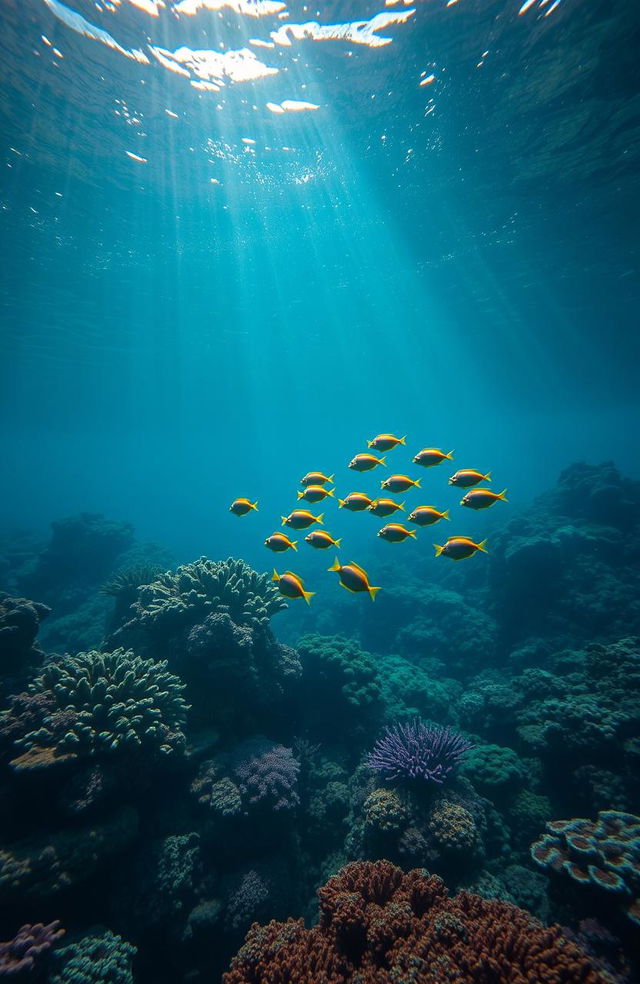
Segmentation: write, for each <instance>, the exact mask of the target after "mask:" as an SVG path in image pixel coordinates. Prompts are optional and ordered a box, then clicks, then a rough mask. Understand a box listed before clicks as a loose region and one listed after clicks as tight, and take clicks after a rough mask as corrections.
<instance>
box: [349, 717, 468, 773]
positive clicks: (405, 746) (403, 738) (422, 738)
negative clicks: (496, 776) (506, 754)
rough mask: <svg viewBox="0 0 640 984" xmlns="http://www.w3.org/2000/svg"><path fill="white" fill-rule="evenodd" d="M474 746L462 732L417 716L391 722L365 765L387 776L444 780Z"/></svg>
mask: <svg viewBox="0 0 640 984" xmlns="http://www.w3.org/2000/svg"><path fill="white" fill-rule="evenodd" d="M470 748H473V745H472V744H471V742H469V741H467V739H466V738H464V737H463V736H462V735H461V734H458V732H456V731H452V730H451V728H441V727H439V726H438V725H437V724H425V722H424V721H420V720H418V719H416V720H415V721H410V722H409V723H408V724H401V723H398V724H394V725H389V726H388V727H387V728H386V729H385V731H384V733H383V735H382V737H381V738H378V740H377V742H376V743H375V745H374V748H373V751H372V752H370V754H369V755H368V756H367V758H366V764H367V765H368V766H369V768H370V769H374V770H375V771H376V772H383V773H384V774H385V779H425V780H428V781H429V782H437V783H442V782H444V780H445V779H446V778H447V776H448V775H449V773H450V772H451V770H452V769H453V768H454V766H455V765H457V763H458V762H459V760H460V758H461V757H462V756H463V755H464V753H465V752H467V751H469V749H470Z"/></svg>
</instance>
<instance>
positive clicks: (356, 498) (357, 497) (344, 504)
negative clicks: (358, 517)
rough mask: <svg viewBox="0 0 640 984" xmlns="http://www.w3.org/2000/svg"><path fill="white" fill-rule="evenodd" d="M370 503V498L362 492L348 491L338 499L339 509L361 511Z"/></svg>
mask: <svg viewBox="0 0 640 984" xmlns="http://www.w3.org/2000/svg"><path fill="white" fill-rule="evenodd" d="M370 505H371V499H370V498H369V496H368V495H365V494H364V492H350V493H349V495H346V496H345V497H344V499H338V506H339V507H340V509H348V510H349V512H363V511H364V510H365V509H368V508H369V506H370Z"/></svg>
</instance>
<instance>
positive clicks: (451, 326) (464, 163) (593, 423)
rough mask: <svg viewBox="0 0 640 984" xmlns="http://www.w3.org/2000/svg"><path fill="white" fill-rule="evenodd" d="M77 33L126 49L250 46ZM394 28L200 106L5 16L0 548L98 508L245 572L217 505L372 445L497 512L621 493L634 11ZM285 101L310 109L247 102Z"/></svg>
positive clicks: (72, 39) (206, 34)
mask: <svg viewBox="0 0 640 984" xmlns="http://www.w3.org/2000/svg"><path fill="white" fill-rule="evenodd" d="M74 10H75V11H76V12H77V13H81V14H83V15H84V16H85V18H86V19H87V20H89V21H91V20H92V17H93V22H94V24H97V25H98V26H103V24H104V25H105V26H106V28H108V29H109V30H111V31H112V32H115V33H117V32H119V33H117V36H118V40H119V42H120V43H121V44H123V45H124V46H125V47H126V46H127V45H128V46H129V47H130V48H134V47H136V45H139V44H141V43H142V42H143V41H144V40H145V38H146V37H147V36H151V37H152V38H153V40H154V42H155V43H157V41H158V39H160V38H162V39H163V40H162V42H161V43H163V45H164V48H165V49H169V48H173V47H175V46H177V45H178V43H192V45H193V46H194V47H196V46H197V47H199V48H204V47H207V44H206V43H205V42H207V40H209V41H211V40H212V39H213V38H215V39H216V40H217V39H218V37H220V38H225V39H227V38H228V42H227V43H228V44H229V46H230V47H235V46H236V44H237V42H238V38H239V36H240V35H242V32H243V31H244V32H245V33H246V30H247V29H248V30H250V31H255V32H256V36H258V37H261V36H266V33H265V29H264V28H263V27H262V23H261V20H260V19H258V18H246V17H245V18H242V17H238V16H237V15H234V14H233V13H232V12H229V11H226V12H223V13H221V14H217V13H213V12H211V11H206V10H201V11H200V12H199V15H198V16H196V17H188V18H186V17H182V18H180V19H178V18H177V17H176V16H175V15H174V16H173V17H171V16H170V12H169V11H167V10H164V11H162V12H161V16H160V17H158V18H152V17H150V16H149V15H148V14H147V13H146V12H145V11H144V10H141V9H137V8H136V7H134V6H128V5H123V6H122V7H120V8H119V9H118V11H117V15H116V14H115V13H111V14H109V12H108V11H103V12H102V15H101V17H102V21H101V20H100V17H99V16H98V12H97V11H96V9H95V6H94V5H92V4H88V3H87V4H76V6H75V7H74ZM389 10H391V11H396V10H397V8H396V7H392V8H389ZM415 10H416V13H415V16H413V18H412V19H411V20H410V21H408V22H407V23H405V24H396V25H392V26H391V27H389V28H387V29H386V31H383V32H381V33H382V34H384V36H392V37H393V42H392V43H391V44H389V45H387V46H384V47H379V48H368V47H367V46H365V45H355V44H352V45H349V44H347V43H345V42H341V41H337V42H335V41H333V42H320V41H311V40H307V41H302V42H297V45H298V46H299V52H298V60H297V62H291V58H292V57H293V56H292V55H290V54H289V51H288V49H287V48H282V49H281V50H280V51H278V52H277V54H278V56H280V54H281V51H284V53H285V55H286V56H287V58H288V59H289V60H288V62H287V64H286V72H282V71H281V73H280V74H279V75H278V76H274V77H269V78H264V79H258V80H256V81H254V82H251V81H249V82H242V83H236V84H232V85H227V86H226V87H224V88H223V89H221V90H220V92H218V93H215V92H205V93H203V92H199V91H198V90H195V89H193V88H192V87H190V85H189V83H188V82H187V81H185V79H184V78H183V77H181V76H178V75H175V74H174V73H173V72H170V71H164V70H163V69H162V68H161V67H159V66H158V64H157V63H154V64H153V65H141V64H138V63H137V62H135V61H132V60H130V59H127V58H125V57H123V56H121V55H120V54H119V53H118V52H115V51H112V50H110V49H109V48H107V47H105V46H104V45H102V44H101V43H100V42H98V41H95V40H93V41H92V40H90V39H88V38H86V37H82V36H81V35H79V34H77V33H75V32H74V31H73V30H72V29H71V28H70V27H69V26H67V24H65V23H63V22H62V21H61V20H60V19H58V18H56V17H55V16H54V15H53V14H52V12H51V11H50V10H49V9H48V8H47V7H46V6H45V5H44V3H41V2H36V0H30V2H29V3H26V4H19V5H18V4H14V3H8V4H5V5H4V9H3V14H2V16H3V20H4V22H5V24H4V27H3V35H2V36H3V41H2V46H3V60H2V61H3V67H2V72H3V76H4V79H3V85H2V115H1V125H2V134H3V153H4V156H5V165H4V167H3V170H2V192H1V197H2V206H3V208H2V213H1V214H2V218H1V222H2V225H1V228H2V244H3V246H2V255H3V257H4V259H3V265H2V343H1V344H2V370H1V371H2V419H3V433H4V438H3V445H4V452H3V459H4V466H5V469H6V470H5V474H6V475H7V476H8V477H9V481H8V482H6V483H5V487H4V500H5V505H4V510H3V517H4V520H5V521H6V522H7V523H10V524H12V523H14V522H18V523H20V524H25V525H34V524H35V525H42V526H45V525H46V524H47V523H48V521H50V519H52V518H55V517H56V516H58V515H60V514H61V513H63V514H64V513H69V512H74V511H76V510H79V509H89V510H94V511H103V512H107V513H108V514H110V515H114V516H122V517H123V518H124V517H126V518H127V519H130V520H131V521H133V522H134V523H135V525H136V527H137V529H138V530H139V532H140V533H141V534H142V535H144V536H153V537H154V538H157V539H160V540H162V541H163V542H165V543H168V544H169V545H170V546H171V547H172V548H173V549H174V550H175V551H176V552H177V553H178V554H179V556H181V557H183V558H190V557H192V556H194V555H195V554H197V553H200V552H203V551H208V552H211V551H214V552H216V553H221V554H223V553H228V552H231V551H232V549H233V550H236V551H237V550H238V548H240V549H241V550H242V551H243V552H244V553H245V555H248V556H249V559H253V560H255V561H256V562H257V560H258V558H260V557H261V553H260V552H259V551H257V552H256V553H255V554H254V553H253V552H252V550H251V538H250V536H249V535H248V534H247V535H246V538H245V532H246V531H245V529H244V528H243V529H240V528H239V524H236V523H232V522H231V521H230V520H229V518H228V516H227V515H226V507H227V505H228V501H230V499H231V498H233V497H234V496H235V495H236V494H248V495H250V496H253V497H259V498H260V499H261V501H262V503H263V506H264V512H267V513H268V514H269V515H270V516H271V515H273V516H274V517H275V516H277V515H279V514H280V511H281V506H282V503H283V502H284V501H285V500H286V501H287V502H289V499H288V498H287V496H288V490H289V489H291V488H292V486H293V485H294V484H295V482H296V481H297V479H298V478H299V477H300V474H301V473H302V472H304V471H305V470H307V468H309V467H314V466H316V465H318V466H320V467H323V468H327V469H329V470H331V471H333V470H335V469H339V468H340V467H341V466H343V465H345V464H346V462H347V461H348V460H349V458H350V457H351V455H352V453H354V452H355V451H357V450H358V449H360V448H361V447H362V442H363V441H364V440H365V438H367V437H371V436H373V434H374V433H376V432H378V431H379V430H387V429H389V430H396V431H398V432H401V433H405V432H408V433H409V435H410V440H411V441H412V442H413V443H414V444H416V445H424V444H435V445H442V446H445V445H446V446H447V448H449V447H453V448H456V450H457V451H458V454H459V456H461V457H464V458H465V460H469V461H472V462H474V463H475V462H477V463H488V465H487V466H486V467H491V468H492V469H493V473H494V475H495V480H496V482H497V483H499V484H500V487H503V486H504V485H509V486H510V488H511V490H512V495H513V496H514V498H515V500H516V501H527V500H528V499H529V498H530V497H531V496H532V495H533V494H535V493H536V492H538V491H539V490H540V489H541V488H544V487H546V486H547V485H548V484H549V483H550V481H551V480H552V479H553V478H554V477H555V475H556V474H557V472H558V471H559V469H560V468H562V467H564V466H565V465H566V464H567V463H568V462H569V461H570V460H577V459H584V460H588V461H593V462H595V461H599V460H602V459H603V458H614V459H615V460H616V461H617V462H618V464H619V465H620V467H621V468H622V469H623V470H624V471H626V472H628V473H631V474H637V473H638V456H637V445H636V442H635V440H634V438H633V433H634V429H635V425H636V424H637V421H638V412H637V411H638V403H637V357H638V333H637V304H638V269H637V267H638V262H637V261H638V242H637V229H638V221H637V220H638V201H639V198H638V193H637V192H638V152H639V149H638V133H639V107H640V102H639V96H638V87H637V81H638V79H637V69H636V67H635V63H634V59H633V55H632V52H633V51H634V50H635V45H634V38H635V39H637V37H638V15H637V9H636V6H635V5H634V4H633V3H621V4H618V5H616V7H615V9H614V8H611V6H610V5H609V4H606V3H591V4H587V3H580V2H577V0H563V2H562V3H561V4H560V5H559V7H558V8H557V9H555V10H554V11H553V12H552V13H551V14H550V16H548V17H544V16H543V12H536V10H534V9H532V10H529V11H527V12H526V13H525V14H523V15H522V16H520V17H519V16H518V5H517V4H513V3H508V2H499V3H498V2H489V3H483V4H476V3H467V2H466V0H461V2H460V3H459V4H457V5H455V6H453V7H451V8H446V7H444V6H443V5H441V4H439V3H433V2H428V3H424V4H418V5H417V6H416V8H415ZM375 12H376V11H375V9H374V7H372V6H371V5H369V4H363V5H362V6H357V5H350V4H330V5H327V6H326V7H325V8H323V10H322V16H319V17H318V19H319V20H321V21H322V22H323V23H331V22H334V21H339V22H344V21H347V20H349V19H351V18H353V19H355V18H364V17H368V16H371V15H372V14H373V13H375ZM94 15H95V16H94ZM308 17H309V14H303V12H302V10H301V9H300V10H296V8H295V7H293V8H292V12H291V16H290V19H291V20H292V21H293V20H299V19H302V20H303V21H304V20H305V19H306V18H308ZM245 21H246V22H249V21H250V24H249V27H248V28H246V27H245V23H244V22H245ZM272 21H273V18H266V22H267V23H268V27H269V28H271V27H272ZM276 26H277V18H276ZM116 29H117V30H116ZM225 31H226V32H227V34H226V35H225ZM41 35H44V36H45V37H47V39H48V40H49V41H50V42H51V43H52V44H54V45H58V47H59V50H60V52H61V54H63V55H64V58H62V59H60V58H57V57H55V56H54V55H52V54H51V48H49V47H47V46H46V45H45V44H44V43H43V42H42V40H41ZM252 36H253V35H252ZM125 41H126V44H125ZM195 42H197V44H196V43H195ZM255 50H256V51H257V53H258V55H259V56H260V57H264V60H265V62H268V61H269V57H272V61H273V58H275V55H273V54H272V52H271V51H266V53H265V54H264V56H263V51H262V49H255ZM486 50H488V51H489V54H488V55H487V56H486V58H485V59H484V63H483V64H482V65H481V67H480V68H478V67H476V66H477V64H478V62H479V61H482V59H481V57H480V56H481V55H482V53H483V52H484V51H486ZM276 62H277V60H276ZM427 70H429V71H430V72H433V73H434V74H435V75H436V78H435V80H434V82H433V83H432V84H430V85H427V86H420V85H419V81H420V73H421V72H423V73H424V72H426V71H427ZM303 85H304V86H306V88H304V89H301V86H303ZM286 97H297V98H304V99H306V100H309V101H311V102H313V103H315V104H319V105H320V109H319V110H315V111H307V112H300V113H287V114H279V115H277V114H273V113H271V112H269V111H268V110H266V109H265V108H264V106H265V102H266V101H267V100H275V101H280V100H281V99H283V98H286ZM123 106H124V107H126V113H127V114H128V116H129V118H131V117H132V116H133V114H136V116H133V118H134V119H138V120H139V124H138V125H134V124H131V123H130V122H129V121H128V120H127V119H126V118H125V116H124V115H123V114H124V112H125V109H123ZM218 106H220V107H221V108H219V109H218V108H216V107H218ZM431 106H434V107H435V108H434V109H433V112H429V113H428V115H425V113H427V111H428V110H429V109H430V107H431ZM253 107H257V109H254V108H253ZM167 109H168V110H169V111H170V112H172V113H176V114H177V115H178V119H175V118H173V117H170V116H168V115H167V114H166V112H165V110H167ZM118 114H119V115H118ZM141 133H144V134H145V135H144V136H141ZM243 138H248V139H251V140H255V141H256V143H255V144H254V145H248V144H243V143H242V139H243ZM208 141H209V142H213V143H210V144H209V145H208V146H207V142H208ZM213 144H215V145H216V146H215V150H214V151H212V149H211V148H212V146H213ZM272 145H274V146H275V147H276V148H277V147H283V146H287V147H289V146H290V147H291V148H292V149H291V151H290V152H289V151H288V152H285V151H280V150H278V149H274V150H265V149H264V147H267V146H268V147H271V146H272ZM126 151H130V152H133V153H137V154H138V156H141V157H144V158H146V159H147V161H148V163H146V164H145V163H139V162H137V161H134V160H132V159H131V158H129V157H127V156H126ZM216 154H218V155H219V156H216ZM212 178H214V179H215V180H216V181H219V182H220V183H219V184H211V179H212ZM282 508H284V506H282ZM265 522H267V523H268V520H266V518H265Z"/></svg>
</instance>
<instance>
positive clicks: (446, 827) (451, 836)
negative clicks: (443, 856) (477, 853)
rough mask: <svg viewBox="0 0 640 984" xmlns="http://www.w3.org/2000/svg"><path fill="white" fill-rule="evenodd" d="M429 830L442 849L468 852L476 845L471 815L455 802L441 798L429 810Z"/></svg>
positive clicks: (475, 832)
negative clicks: (433, 807) (432, 808)
mask: <svg viewBox="0 0 640 984" xmlns="http://www.w3.org/2000/svg"><path fill="white" fill-rule="evenodd" d="M429 830H430V831H431V834H432V836H433V838H434V840H435V841H436V843H437V845H438V848H439V849H440V850H442V851H447V852H451V851H453V852H462V853H468V852H469V851H474V850H475V849H476V848H477V846H478V839H479V838H478V829H477V827H476V824H475V821H474V819H473V816H472V815H471V813H469V811H468V810H465V808H464V807H463V806H459V805H458V804H457V803H449V802H448V801H447V800H441V801H440V802H439V803H438V805H437V806H436V807H435V809H434V810H432V812H431V815H430V817H429Z"/></svg>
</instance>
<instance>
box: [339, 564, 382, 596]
mask: <svg viewBox="0 0 640 984" xmlns="http://www.w3.org/2000/svg"><path fill="white" fill-rule="evenodd" d="M327 569H328V570H330V571H337V572H338V577H339V578H340V584H341V585H342V587H343V588H346V589H347V591H353V593H354V594H358V593H359V592H360V591H368V592H369V597H370V598H371V600H372V601H374V600H375V597H376V595H377V593H378V591H379V590H380V588H374V587H373V585H371V584H369V576H368V574H367V572H366V571H365V570H364V569H363V568H362V567H359V566H358V564H354V562H353V561H351V563H350V564H344V565H342V564H341V563H340V561H339V560H338V558H337V557H336V559H335V560H334V562H333V564H332V565H331V567H329V568H327Z"/></svg>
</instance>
